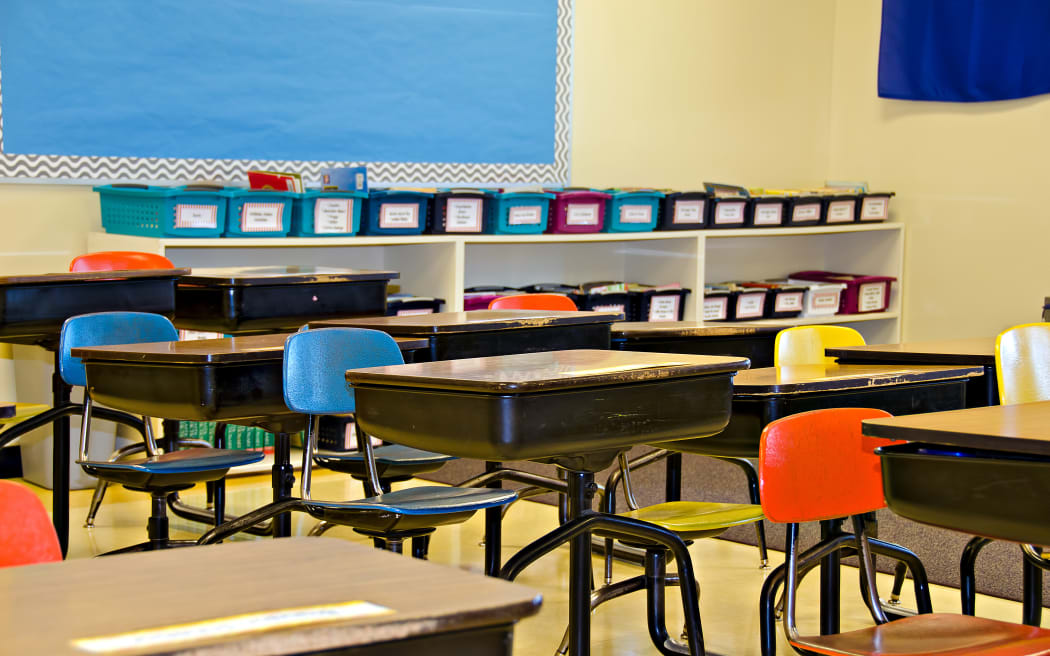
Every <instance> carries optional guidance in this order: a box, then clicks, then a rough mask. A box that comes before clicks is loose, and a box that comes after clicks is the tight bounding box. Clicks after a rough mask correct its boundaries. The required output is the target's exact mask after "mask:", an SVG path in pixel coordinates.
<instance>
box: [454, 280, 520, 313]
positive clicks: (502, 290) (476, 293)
mask: <svg viewBox="0 0 1050 656" xmlns="http://www.w3.org/2000/svg"><path fill="white" fill-rule="evenodd" d="M520 293H521V292H520V291H519V290H517V289H515V288H514V287H504V286H502V285H481V286H478V287H467V288H466V289H465V290H463V310H464V311H470V310H487V309H488V307H489V303H491V302H492V301H494V300H495V299H497V298H501V297H503V296H512V295H514V294H520Z"/></svg>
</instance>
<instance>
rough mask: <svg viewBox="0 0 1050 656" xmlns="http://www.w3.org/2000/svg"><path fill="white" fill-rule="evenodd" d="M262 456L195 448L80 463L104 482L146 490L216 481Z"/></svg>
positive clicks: (227, 450)
mask: <svg viewBox="0 0 1050 656" xmlns="http://www.w3.org/2000/svg"><path fill="white" fill-rule="evenodd" d="M263 457H264V455H263V453H261V452H259V451H239V450H233V449H207V448H203V447H195V448H192V449H183V450H181V451H173V452H172V453H164V454H161V455H159V456H152V457H148V458H135V459H126V460H115V461H112V462H111V461H105V460H103V461H99V460H78V461H77V464H78V465H80V466H81V467H83V468H84V470H85V471H86V472H87V473H89V474H91V475H92V476H97V477H98V478H101V479H102V480H106V481H110V482H113V483H119V484H121V485H127V486H129V487H135V488H140V489H146V488H150V487H172V486H177V485H185V484H187V483H202V482H207V481H215V480H218V479H220V478H222V477H223V476H225V475H226V472H227V471H229V469H230V468H231V467H238V466H240V465H250V464H252V463H255V462H259V461H260V460H262V459H263Z"/></svg>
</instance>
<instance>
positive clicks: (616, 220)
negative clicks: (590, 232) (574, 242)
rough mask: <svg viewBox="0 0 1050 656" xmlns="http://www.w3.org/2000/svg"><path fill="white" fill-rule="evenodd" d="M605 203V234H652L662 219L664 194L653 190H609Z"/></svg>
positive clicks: (603, 229)
mask: <svg viewBox="0 0 1050 656" xmlns="http://www.w3.org/2000/svg"><path fill="white" fill-rule="evenodd" d="M607 193H608V194H610V195H611V198H609V200H607V201H605V226H604V227H603V228H602V231H603V232H652V231H653V230H654V229H655V228H656V222H657V219H659V218H660V201H661V200H662V199H663V197H664V194H663V193H661V192H659V191H653V190H649V189H646V190H639V191H619V190H616V189H609V190H608V191H607Z"/></svg>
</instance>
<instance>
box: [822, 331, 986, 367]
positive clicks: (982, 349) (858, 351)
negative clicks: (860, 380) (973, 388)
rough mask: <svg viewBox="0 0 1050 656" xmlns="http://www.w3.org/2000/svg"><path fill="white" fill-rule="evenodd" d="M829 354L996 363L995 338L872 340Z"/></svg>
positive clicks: (866, 358) (879, 359) (873, 359)
mask: <svg viewBox="0 0 1050 656" xmlns="http://www.w3.org/2000/svg"><path fill="white" fill-rule="evenodd" d="M825 352H826V353H827V355H829V356H832V357H836V358H842V359H848V360H850V361H853V362H857V361H861V360H863V361H866V362H909V363H911V362H913V363H915V364H964V365H981V366H991V365H994V364H995V338H994V337H978V338H972V339H943V340H936V341H929V342H905V343H903V344H869V345H867V346H844V347H838V348H829V349H827V350H826V351H825Z"/></svg>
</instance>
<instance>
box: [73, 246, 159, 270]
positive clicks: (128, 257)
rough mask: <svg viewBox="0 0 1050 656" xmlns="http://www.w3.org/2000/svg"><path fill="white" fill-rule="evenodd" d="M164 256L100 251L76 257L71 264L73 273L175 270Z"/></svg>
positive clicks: (133, 252)
mask: <svg viewBox="0 0 1050 656" xmlns="http://www.w3.org/2000/svg"><path fill="white" fill-rule="evenodd" d="M174 268H175V265H174V264H172V262H171V260H169V259H168V258H166V257H164V256H163V255H156V254H154V253H139V252H137V251H99V252H97V253H87V254H86V255H80V256H79V257H74V258H73V261H72V262H70V263H69V270H70V272H73V273H78V272H84V271H134V270H136V269H174Z"/></svg>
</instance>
